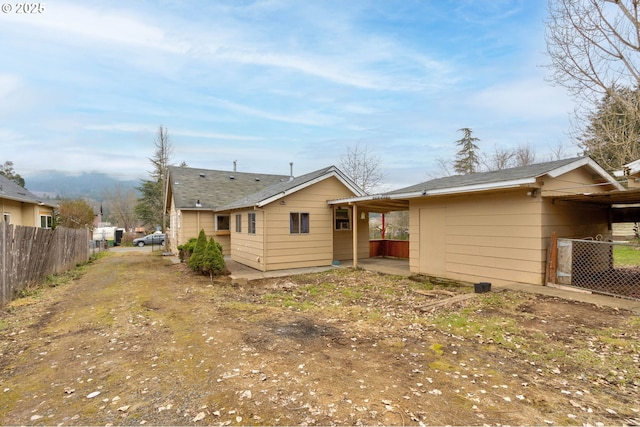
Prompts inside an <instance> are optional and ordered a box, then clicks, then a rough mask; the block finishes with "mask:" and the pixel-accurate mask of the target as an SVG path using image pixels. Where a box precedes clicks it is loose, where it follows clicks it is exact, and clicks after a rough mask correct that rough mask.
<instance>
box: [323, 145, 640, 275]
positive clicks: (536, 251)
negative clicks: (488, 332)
mask: <svg viewBox="0 0 640 427" xmlns="http://www.w3.org/2000/svg"><path fill="white" fill-rule="evenodd" d="M611 193H627V192H626V191H624V187H623V186H622V185H621V184H619V183H618V182H617V181H616V180H615V179H614V178H613V177H612V176H611V175H609V174H608V173H607V172H606V171H605V170H604V169H603V168H602V167H600V166H599V165H598V164H597V163H596V162H595V161H593V160H592V159H590V158H589V157H579V158H572V159H565V160H558V161H552V162H545V163H539V164H533V165H528V166H523V167H516V168H510V169H504V170H498V171H493V172H484V173H475V174H469V175H459V176H449V177H444V178H439V179H434V180H430V181H426V182H422V183H419V184H415V185H412V186H409V187H405V188H401V189H398V190H394V191H391V192H388V193H384V194H378V195H373V196H364V197H353V198H347V199H342V200H333V201H331V202H330V204H332V205H338V204H340V205H349V206H355V207H356V209H358V210H359V211H376V212H385V211H394V210H408V211H409V217H410V219H409V222H410V223H409V227H410V240H409V268H410V271H411V272H412V273H416V274H426V275H430V276H437V277H444V278H449V279H453V280H462V281H468V282H480V281H489V282H493V283H496V284H505V283H514V282H520V283H533V284H543V283H544V280H545V272H546V266H547V250H548V246H549V242H550V236H551V234H552V232H556V233H558V235H559V236H560V237H567V238H585V237H595V236H598V235H601V236H604V237H605V238H607V237H610V235H611V206H612V203H613V201H612V202H611V203H608V202H607V203H592V202H593V200H591V199H592V198H593V197H592V196H593V195H596V194H607V195H609V194H611ZM623 195H624V194H623ZM636 197H638V196H637V195H636ZM356 250H357V249H356ZM355 264H356V265H357V258H356V263H355Z"/></svg>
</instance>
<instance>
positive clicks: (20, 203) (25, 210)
mask: <svg viewBox="0 0 640 427" xmlns="http://www.w3.org/2000/svg"><path fill="white" fill-rule="evenodd" d="M54 208H55V205H53V204H51V203H47V202H44V201H42V200H41V199H40V198H39V197H37V196H36V195H35V194H33V193H31V192H30V191H29V190H27V189H26V188H23V187H21V186H20V185H18V184H16V183H15V182H13V181H11V180H10V179H8V178H6V177H5V176H3V175H0V210H1V211H2V217H1V218H0V221H4V222H7V223H9V224H13V225H23V226H28V227H41V228H51V227H52V225H53V209H54Z"/></svg>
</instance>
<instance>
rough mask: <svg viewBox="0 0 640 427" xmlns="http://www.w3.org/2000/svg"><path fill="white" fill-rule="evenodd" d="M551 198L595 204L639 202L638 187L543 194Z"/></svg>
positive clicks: (639, 193) (631, 203) (639, 190)
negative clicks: (598, 191)
mask: <svg viewBox="0 0 640 427" xmlns="http://www.w3.org/2000/svg"><path fill="white" fill-rule="evenodd" d="M544 197H547V198H550V199H553V200H563V201H566V202H580V203H593V204H597V205H609V206H612V205H633V204H640V188H637V189H631V190H614V191H607V192H605V193H582V194H568V195H562V196H544Z"/></svg>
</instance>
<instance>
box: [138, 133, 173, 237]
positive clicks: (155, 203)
mask: <svg viewBox="0 0 640 427" xmlns="http://www.w3.org/2000/svg"><path fill="white" fill-rule="evenodd" d="M154 144H155V148H156V151H155V152H154V155H153V157H151V158H149V160H150V161H151V164H152V165H153V170H152V171H151V172H150V176H151V179H149V180H142V185H141V186H140V187H138V190H139V191H140V193H141V197H140V199H138V204H137V205H136V207H135V208H134V211H135V213H136V214H137V215H138V217H139V218H140V220H141V221H142V222H143V223H144V225H145V226H147V227H157V226H160V228H161V229H162V231H163V232H164V230H165V228H166V226H167V220H166V216H165V214H164V195H165V188H166V182H167V173H168V170H169V164H170V158H171V152H172V151H173V146H172V145H171V142H170V141H169V134H168V132H167V128H165V127H163V126H160V128H159V129H158V133H157V135H156V140H155V143H154Z"/></svg>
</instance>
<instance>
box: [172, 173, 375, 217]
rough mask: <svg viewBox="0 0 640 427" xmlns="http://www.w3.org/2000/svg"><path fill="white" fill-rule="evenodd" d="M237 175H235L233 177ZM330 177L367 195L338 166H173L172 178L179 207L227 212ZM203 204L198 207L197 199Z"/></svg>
mask: <svg viewBox="0 0 640 427" xmlns="http://www.w3.org/2000/svg"><path fill="white" fill-rule="evenodd" d="M231 176H233V178H231ZM329 176H336V177H337V178H338V179H339V180H341V181H342V182H343V183H344V184H345V185H346V186H347V187H349V188H350V189H351V190H352V191H353V193H354V194H356V195H360V196H362V195H364V192H362V190H360V189H359V188H358V187H357V186H356V185H355V184H354V183H353V182H352V181H351V180H350V179H349V178H348V177H347V176H346V175H344V174H343V173H342V172H341V171H340V170H339V169H338V168H336V167H335V166H328V167H326V168H323V169H319V170H317V171H314V172H310V173H307V174H305V175H301V176H298V177H293V178H292V177H290V176H287V175H260V174H251V173H238V172H225V171H215V170H208V169H193V168H185V167H176V166H173V167H170V168H169V179H170V185H171V189H172V191H173V195H174V196H173V197H174V201H175V204H176V208H177V209H189V208H193V209H211V210H216V211H224V210H231V209H240V208H245V207H251V206H257V205H260V203H262V202H264V203H267V202H270V201H272V199H273V198H277V197H278V196H280V195H282V196H284V195H285V194H287V193H291V192H293V191H297V190H299V189H302V188H304V187H306V186H307V185H309V184H311V183H313V182H315V181H316V180H321V179H323V178H326V177H329ZM198 200H199V201H200V207H196V201H198Z"/></svg>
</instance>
